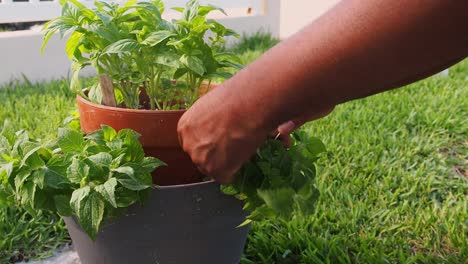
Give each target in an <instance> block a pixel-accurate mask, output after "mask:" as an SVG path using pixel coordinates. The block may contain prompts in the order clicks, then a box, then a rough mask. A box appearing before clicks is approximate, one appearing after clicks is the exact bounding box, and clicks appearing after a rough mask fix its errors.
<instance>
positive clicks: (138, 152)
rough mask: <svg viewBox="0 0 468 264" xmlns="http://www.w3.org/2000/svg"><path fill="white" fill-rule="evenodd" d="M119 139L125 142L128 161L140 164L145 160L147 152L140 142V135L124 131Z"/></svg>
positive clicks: (127, 130) (121, 131)
mask: <svg viewBox="0 0 468 264" xmlns="http://www.w3.org/2000/svg"><path fill="white" fill-rule="evenodd" d="M117 137H118V138H119V139H121V140H122V141H123V146H124V147H125V148H126V149H127V150H126V152H125V160H126V161H132V162H140V161H142V160H143V157H144V156H145V152H144V150H143V146H142V145H141V143H140V141H138V138H139V137H140V134H138V133H137V132H135V131H134V130H131V129H122V130H120V131H119V133H118V134H117Z"/></svg>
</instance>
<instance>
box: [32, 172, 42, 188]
mask: <svg viewBox="0 0 468 264" xmlns="http://www.w3.org/2000/svg"><path fill="white" fill-rule="evenodd" d="M31 177H32V179H33V182H34V184H36V185H37V187H39V188H40V189H44V185H45V170H44V169H40V170H36V171H33V173H32V175H31Z"/></svg>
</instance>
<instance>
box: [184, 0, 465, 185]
mask: <svg viewBox="0 0 468 264" xmlns="http://www.w3.org/2000/svg"><path fill="white" fill-rule="evenodd" d="M467 14H468V2H466V1H461V0H447V1H424V0H413V1H394V0H382V1H369V0H367V1H362V0H347V1H342V2H340V3H339V4H338V5H337V6H335V7H334V8H333V9H332V10H330V11H329V12H327V13H326V14H325V15H323V16H322V17H321V18H319V19H318V20H317V21H315V22H314V23H312V24H310V25H309V26H307V27H306V28H304V29H303V30H302V31H300V32H298V33H297V34H295V35H294V36H292V37H291V38H289V39H287V40H285V41H283V42H281V43H280V44H278V45H277V46H275V47H274V48H272V49H271V50H269V51H268V52H266V53H265V54H264V55H263V56H262V57H260V58H259V59H258V60H257V61H255V62H254V63H252V64H251V65H249V66H248V67H247V68H245V69H244V70H242V71H241V72H239V73H238V74H237V75H235V76H234V77H233V78H231V79H230V80H228V81H226V82H225V83H223V84H222V85H221V86H220V87H218V88H216V89H215V90H213V91H212V92H210V93H209V94H207V95H206V96H204V97H202V98H200V99H199V100H198V101H197V102H196V103H195V104H194V105H193V106H192V107H191V108H190V109H189V110H188V111H187V112H186V114H184V116H183V117H182V118H181V120H180V122H179V127H178V129H179V138H180V141H181V144H182V146H183V148H184V150H185V151H187V153H189V154H190V156H191V157H192V160H193V161H194V163H195V164H197V165H198V166H199V168H200V170H201V171H202V172H204V173H206V174H207V175H209V176H212V177H214V178H216V179H217V180H218V181H220V182H229V181H231V180H232V175H233V174H234V173H235V172H236V171H237V170H238V169H239V168H240V166H241V165H242V164H243V163H244V162H245V161H246V160H247V159H249V158H250V157H251V155H252V154H253V153H254V152H255V149H256V148H257V147H258V146H259V145H261V144H262V143H263V142H264V140H265V139H266V137H267V135H268V133H269V132H270V131H271V130H273V129H275V128H276V127H278V126H279V125H280V124H283V123H284V122H286V121H288V120H294V119H297V120H300V119H301V117H310V118H313V117H320V116H321V114H320V113H326V112H327V111H328V110H330V109H332V108H333V107H334V106H335V105H337V104H340V103H344V102H347V101H350V100H353V99H357V98H362V97H365V96H368V95H372V94H376V93H379V92H382V91H386V90H389V89H392V88H396V87H399V86H402V85H405V84H407V83H411V82H413V81H416V80H419V79H421V78H424V77H426V76H429V75H431V74H433V73H436V72H438V71H440V70H442V69H444V68H446V67H448V66H450V65H452V64H454V63H456V62H458V61H460V60H462V59H463V58H465V57H466V56H467V55H468V18H467ZM302 119H303V118H302Z"/></svg>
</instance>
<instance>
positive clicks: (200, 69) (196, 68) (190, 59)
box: [180, 55, 206, 76]
mask: <svg viewBox="0 0 468 264" xmlns="http://www.w3.org/2000/svg"><path fill="white" fill-rule="evenodd" d="M180 62H181V63H182V64H183V65H185V67H187V68H188V69H189V70H190V71H192V72H194V73H196V74H198V75H199V76H203V74H205V72H206V69H205V66H204V65H203V61H202V60H200V59H199V58H198V57H195V56H185V55H184V56H182V57H181V58H180Z"/></svg>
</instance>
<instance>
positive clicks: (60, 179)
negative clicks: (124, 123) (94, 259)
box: [0, 122, 165, 239]
mask: <svg viewBox="0 0 468 264" xmlns="http://www.w3.org/2000/svg"><path fill="white" fill-rule="evenodd" d="M138 137H139V135H138V134H137V133H136V132H135V131H133V130H130V129H123V130H120V131H119V132H116V131H115V130H114V129H113V128H111V127H109V126H102V128H101V129H100V130H97V131H95V132H93V133H91V134H89V135H88V136H85V135H83V133H82V132H81V131H79V130H74V129H70V128H60V129H59V130H58V137H57V140H56V141H52V142H40V141H37V140H33V139H31V138H29V136H28V134H27V133H26V132H25V131H18V132H15V131H14V130H13V129H12V128H11V126H10V125H9V124H8V123H7V122H6V123H5V125H4V126H3V129H2V131H1V132H0V183H1V184H0V205H9V204H12V203H15V202H16V203H17V204H19V205H20V206H21V207H23V208H25V209H26V210H27V211H28V212H29V213H30V214H32V215H33V216H34V215H36V213H37V212H38V211H39V210H50V211H54V212H56V213H58V214H59V215H61V216H73V217H75V218H76V220H77V221H78V223H79V224H80V226H81V227H82V228H83V230H84V231H85V232H86V233H87V234H88V235H89V236H90V237H91V238H92V239H95V238H96V235H97V233H98V231H99V229H100V227H101V225H102V223H103V222H106V221H107V220H109V219H110V218H112V217H115V216H118V215H119V214H120V213H121V212H123V210H125V208H127V207H128V206H130V205H132V204H134V203H136V202H141V203H143V202H144V201H145V199H146V198H147V197H148V195H149V193H150V191H151V189H152V188H153V182H152V177H151V173H152V172H153V171H154V170H155V169H156V168H158V167H160V166H164V165H165V164H164V163H163V162H162V161H160V160H158V159H157V158H153V157H145V155H144V152H143V148H142V146H141V144H140V142H139V141H138Z"/></svg>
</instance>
